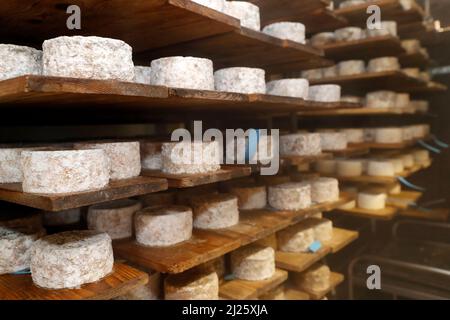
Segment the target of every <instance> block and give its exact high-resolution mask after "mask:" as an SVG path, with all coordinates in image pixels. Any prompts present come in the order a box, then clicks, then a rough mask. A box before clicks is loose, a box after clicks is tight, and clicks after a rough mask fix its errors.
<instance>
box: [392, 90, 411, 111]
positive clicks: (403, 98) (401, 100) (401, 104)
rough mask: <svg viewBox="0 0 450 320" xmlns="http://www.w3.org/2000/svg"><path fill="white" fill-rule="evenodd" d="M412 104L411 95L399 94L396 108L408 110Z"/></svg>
mask: <svg viewBox="0 0 450 320" xmlns="http://www.w3.org/2000/svg"><path fill="white" fill-rule="evenodd" d="M410 102H411V98H410V96H409V93H397V95H396V99H395V106H396V107H397V108H407V107H409V104H410Z"/></svg>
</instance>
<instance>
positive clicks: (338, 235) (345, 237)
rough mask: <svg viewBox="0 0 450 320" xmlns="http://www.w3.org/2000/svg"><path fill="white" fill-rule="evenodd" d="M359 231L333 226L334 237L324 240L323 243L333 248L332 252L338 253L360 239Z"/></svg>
mask: <svg viewBox="0 0 450 320" xmlns="http://www.w3.org/2000/svg"><path fill="white" fill-rule="evenodd" d="M358 237H359V232H358V231H353V230H347V229H342V228H336V227H333V237H332V238H331V240H329V241H324V243H323V245H324V246H327V247H330V248H331V253H336V252H338V251H340V250H341V249H343V248H345V247H346V246H347V245H349V244H350V243H352V242H353V241H355V240H356V239H358Z"/></svg>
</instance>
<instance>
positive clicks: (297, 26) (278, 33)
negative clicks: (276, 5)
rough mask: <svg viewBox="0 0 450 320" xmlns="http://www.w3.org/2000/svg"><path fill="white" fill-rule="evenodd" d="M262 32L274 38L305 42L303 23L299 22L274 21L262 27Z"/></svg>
mask: <svg viewBox="0 0 450 320" xmlns="http://www.w3.org/2000/svg"><path fill="white" fill-rule="evenodd" d="M262 32H264V33H266V34H268V35H271V36H273V37H276V38H280V39H285V40H291V41H294V42H298V43H303V44H304V43H305V42H306V41H305V25H304V24H302V23H299V22H276V23H272V24H269V25H267V26H265V27H264V29H263V30H262Z"/></svg>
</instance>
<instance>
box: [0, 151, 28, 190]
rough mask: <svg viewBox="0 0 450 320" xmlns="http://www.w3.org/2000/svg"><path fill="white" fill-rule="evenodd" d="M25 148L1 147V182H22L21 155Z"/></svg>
mask: <svg viewBox="0 0 450 320" xmlns="http://www.w3.org/2000/svg"><path fill="white" fill-rule="evenodd" d="M24 150H26V149H24V148H4V149H0V183H15V182H22V180H23V173H22V167H21V164H20V157H21V154H22V151H24Z"/></svg>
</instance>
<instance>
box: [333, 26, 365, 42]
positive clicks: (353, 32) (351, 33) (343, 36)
mask: <svg viewBox="0 0 450 320" xmlns="http://www.w3.org/2000/svg"><path fill="white" fill-rule="evenodd" d="M334 36H335V37H336V40H337V41H353V40H360V39H363V38H364V32H363V30H362V29H361V28H357V27H346V28H341V29H337V30H336V31H334Z"/></svg>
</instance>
